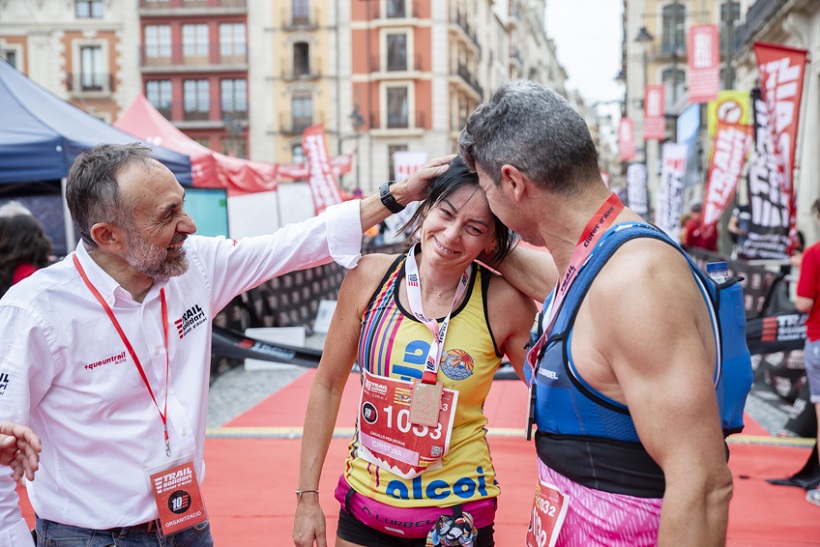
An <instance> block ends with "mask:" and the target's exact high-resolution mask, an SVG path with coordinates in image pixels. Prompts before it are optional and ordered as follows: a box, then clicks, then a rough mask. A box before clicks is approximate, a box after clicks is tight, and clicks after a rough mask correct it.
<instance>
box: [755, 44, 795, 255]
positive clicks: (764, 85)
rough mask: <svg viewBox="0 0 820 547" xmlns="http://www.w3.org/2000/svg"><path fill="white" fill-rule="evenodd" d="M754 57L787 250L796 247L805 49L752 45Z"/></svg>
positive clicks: (773, 45)
mask: <svg viewBox="0 0 820 547" xmlns="http://www.w3.org/2000/svg"><path fill="white" fill-rule="evenodd" d="M754 50H755V57H756V58H757V70H758V73H759V75H760V92H761V96H762V98H763V101H764V103H765V104H766V112H767V113H768V116H769V124H768V125H769V132H770V133H771V138H772V144H773V148H774V154H775V161H776V163H777V168H778V170H779V171H780V175H781V179H780V183H781V185H782V189H783V195H784V197H785V199H786V200H787V201H788V205H789V246H788V249H787V252H791V250H792V249H793V248H794V247H795V246H796V245H797V244H798V240H797V227H796V225H795V221H796V215H797V210H796V209H797V207H796V192H795V191H794V156H795V150H796V144H797V126H798V122H799V118H800V102H801V99H802V97H803V73H804V71H805V68H806V54H807V53H808V52H807V51H806V50H805V49H795V48H790V47H785V46H781V45H777V44H765V43H763V42H755V44H754Z"/></svg>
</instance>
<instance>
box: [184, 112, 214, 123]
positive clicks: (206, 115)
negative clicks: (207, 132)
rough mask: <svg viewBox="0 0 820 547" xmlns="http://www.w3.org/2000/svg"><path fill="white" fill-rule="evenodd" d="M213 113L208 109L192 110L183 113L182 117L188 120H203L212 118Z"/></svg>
mask: <svg viewBox="0 0 820 547" xmlns="http://www.w3.org/2000/svg"><path fill="white" fill-rule="evenodd" d="M210 116H211V113H210V112H208V111H207V110H190V111H185V112H184V113H183V114H182V119H183V120H185V121H186V122H201V121H207V120H209V119H210Z"/></svg>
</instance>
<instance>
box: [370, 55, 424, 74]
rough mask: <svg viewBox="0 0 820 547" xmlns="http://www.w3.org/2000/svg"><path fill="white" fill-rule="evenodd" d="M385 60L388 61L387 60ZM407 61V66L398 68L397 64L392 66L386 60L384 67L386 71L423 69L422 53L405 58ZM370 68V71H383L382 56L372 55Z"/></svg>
mask: <svg viewBox="0 0 820 547" xmlns="http://www.w3.org/2000/svg"><path fill="white" fill-rule="evenodd" d="M385 61H387V60H385ZM405 61H406V67H405V68H401V67H398V68H397V67H395V66H394V67H392V68H391V66H390V64H389V63H387V62H385V67H384V69H385V71H386V72H411V71H416V70H418V71H421V70H423V69H422V66H421V54H418V55H416V56H415V57H414V58H412V59H411V58H408V59H405ZM368 70H369V71H370V72H381V71H382V65H381V57H379V56H378V55H371V56H370V62H369V64H368Z"/></svg>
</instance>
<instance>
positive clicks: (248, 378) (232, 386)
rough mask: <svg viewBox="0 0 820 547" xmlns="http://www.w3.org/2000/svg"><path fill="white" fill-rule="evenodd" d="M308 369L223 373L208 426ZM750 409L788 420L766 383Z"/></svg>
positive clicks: (766, 423) (779, 422)
mask: <svg viewBox="0 0 820 547" xmlns="http://www.w3.org/2000/svg"><path fill="white" fill-rule="evenodd" d="M305 370H306V369H303V368H300V367H295V366H294V367H291V366H282V367H281V369H279V370H263V371H246V370H245V369H244V367H237V368H234V369H232V370H230V371H228V372H226V373H224V374H222V375H220V376H219V377H218V378H217V379H216V381H215V382H214V383H213V385H211V395H210V405H209V410H208V427H209V428H213V427H220V426H222V425H224V424H225V423H227V422H228V421H230V420H232V419H233V418H234V417H236V416H238V415H239V414H241V413H242V412H244V411H246V410H248V409H249V408H251V407H253V406H254V405H256V404H257V403H259V402H260V401H262V400H263V399H265V397H267V396H268V395H270V394H272V393H275V392H276V391H277V390H278V389H281V388H282V387H284V386H286V385H287V384H288V383H290V382H292V381H293V380H295V379H296V378H298V377H299V376H301V375H302V374H303V373H304V372H305ZM503 381H508V382H509V381H514V380H503ZM746 411H747V412H748V413H749V415H750V416H751V417H752V418H754V419H755V420H756V421H757V422H758V423H760V425H762V426H763V427H764V428H765V429H766V430H767V431H768V432H769V433H771V434H772V435H775V434H777V432H778V431H780V430H781V429H782V428H783V425H784V424H785V423H786V422H787V421H788V406H787V405H786V403H785V401H783V399H781V398H780V397H779V396H778V395H776V394H775V393H774V392H772V390H771V389H769V388H768V386H766V385H764V384H762V383H759V384H756V385H755V386H754V387H753V389H752V392H751V394H750V395H749V398H748V400H747V402H746Z"/></svg>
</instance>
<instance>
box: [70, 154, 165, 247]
mask: <svg viewBox="0 0 820 547" xmlns="http://www.w3.org/2000/svg"><path fill="white" fill-rule="evenodd" d="M150 159H151V149H150V148H149V147H147V146H145V145H144V144H140V143H131V144H101V145H98V146H95V147H94V148H92V149H91V150H89V151H87V152H85V153H83V154H80V155H79V156H77V158H76V159H75V160H74V163H73V164H72V166H71V170H70V171H69V173H68V182H67V185H66V201H67V202H68V210H69V211H71V218H72V219H73V220H74V226H75V228H76V230H77V233H78V234H79V235H80V237H81V238H82V240H83V241H84V242H85V243H86V245H87V246H88V247H89V248H90V249H94V248H96V247H97V243H96V242H95V241H94V239H93V238H92V237H91V228H92V227H93V226H94V225H95V224H97V223H98V222H111V223H113V224H118V225H128V223H129V222H130V219H129V217H128V215H129V213H130V211H131V208H130V207H129V206H128V204H125V203H123V200H122V199H121V197H120V191H119V185H118V184H117V175H118V174H119V172H120V171H121V170H122V169H123V167H125V166H126V165H128V164H130V163H131V162H133V161H141V162H147V161H148V160H150Z"/></svg>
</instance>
